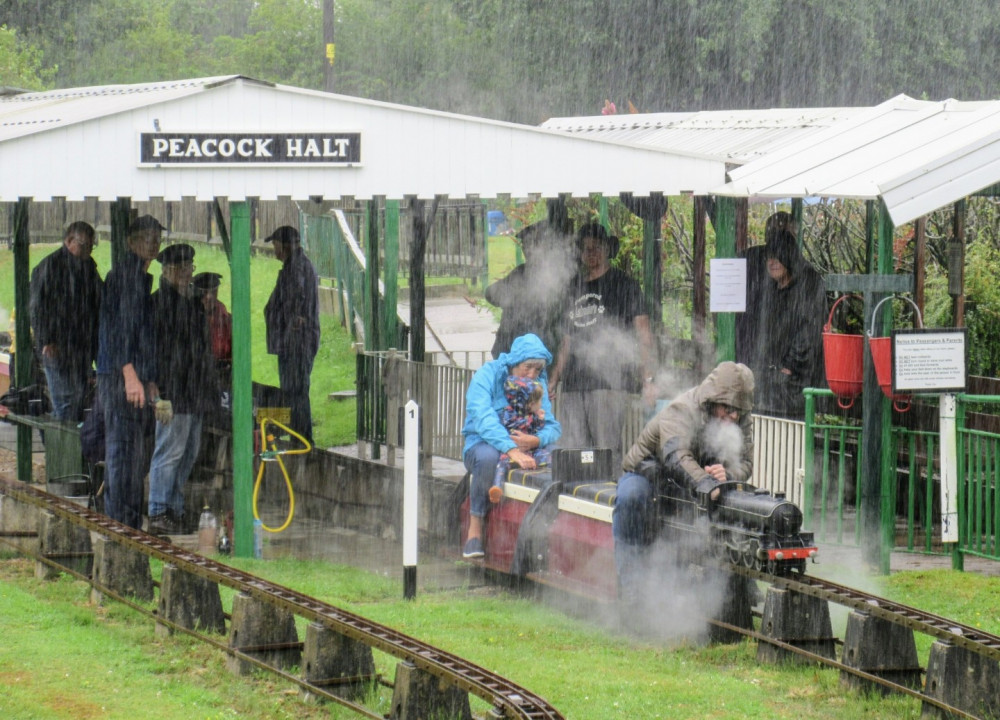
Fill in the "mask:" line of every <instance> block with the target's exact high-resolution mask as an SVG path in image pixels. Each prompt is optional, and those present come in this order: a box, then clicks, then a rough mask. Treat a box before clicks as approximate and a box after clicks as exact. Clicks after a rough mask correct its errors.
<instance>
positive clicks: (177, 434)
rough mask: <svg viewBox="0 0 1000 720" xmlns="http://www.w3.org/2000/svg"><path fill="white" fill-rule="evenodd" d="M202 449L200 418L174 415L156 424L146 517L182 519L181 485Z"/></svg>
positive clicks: (185, 480) (182, 498)
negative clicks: (171, 516) (147, 515)
mask: <svg viewBox="0 0 1000 720" xmlns="http://www.w3.org/2000/svg"><path fill="white" fill-rule="evenodd" d="M200 448H201V415H186V414H185V415H174V419H173V420H172V421H170V423H169V424H167V425H164V424H163V423H161V422H158V423H156V446H155V448H154V450H153V460H152V462H151V463H150V466H149V516H150V517H154V516H156V515H163V514H164V513H167V512H169V513H170V514H171V515H173V516H174V518H176V519H180V518H182V517H184V483H185V482H187V479H188V477H189V476H190V475H191V470H192V469H193V468H194V461H195V460H197V459H198V450H199V449H200Z"/></svg>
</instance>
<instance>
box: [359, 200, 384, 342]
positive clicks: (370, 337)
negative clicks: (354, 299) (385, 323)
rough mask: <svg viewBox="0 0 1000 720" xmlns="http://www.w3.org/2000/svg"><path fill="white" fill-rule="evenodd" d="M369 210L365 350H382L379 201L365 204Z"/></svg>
mask: <svg viewBox="0 0 1000 720" xmlns="http://www.w3.org/2000/svg"><path fill="white" fill-rule="evenodd" d="M365 206H366V208H367V213H366V217H367V222H366V229H367V234H366V238H365V302H364V306H363V307H364V309H365V348H366V349H367V350H381V349H382V343H381V339H380V338H379V336H378V335H379V332H378V330H379V322H378V317H379V297H378V241H379V232H378V200H376V199H375V198H372V199H371V200H369V201H368V202H367V203H365Z"/></svg>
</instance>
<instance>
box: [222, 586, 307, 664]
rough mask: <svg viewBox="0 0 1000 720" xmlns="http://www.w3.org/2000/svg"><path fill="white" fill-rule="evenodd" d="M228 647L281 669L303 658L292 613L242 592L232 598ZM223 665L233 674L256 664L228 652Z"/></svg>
mask: <svg viewBox="0 0 1000 720" xmlns="http://www.w3.org/2000/svg"><path fill="white" fill-rule="evenodd" d="M229 647H231V648H233V649H234V650H240V651H241V652H244V653H246V654H247V655H249V656H250V657H253V658H254V659H256V660H259V661H261V662H263V663H264V664H266V665H269V666H271V667H277V668H281V669H288V668H290V667H293V666H295V665H298V664H299V663H300V662H301V660H302V645H301V643H299V636H298V633H296V631H295V616H294V615H293V614H292V613H290V612H289V611H287V610H283V609H281V608H278V607H275V606H274V605H271V604H270V603H267V602H264V601H263V600H257V599H255V598H252V597H250V596H249V595H247V594H245V593H238V594H237V595H236V596H235V597H234V598H233V611H232V617H231V618H230V625H229ZM226 665H227V667H228V668H229V671H230V672H232V673H234V674H236V675H247V674H249V673H251V672H252V671H253V669H254V667H255V666H254V664H253V663H251V662H248V661H247V660H244V659H243V658H240V657H235V656H230V657H229V659H228V660H227V661H226Z"/></svg>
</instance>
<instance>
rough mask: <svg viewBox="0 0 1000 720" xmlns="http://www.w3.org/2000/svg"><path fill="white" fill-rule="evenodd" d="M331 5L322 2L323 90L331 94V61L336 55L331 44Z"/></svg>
mask: <svg viewBox="0 0 1000 720" xmlns="http://www.w3.org/2000/svg"><path fill="white" fill-rule="evenodd" d="M333 3H334V0H323V49H324V59H323V89H324V90H326V91H327V92H333V59H334V56H335V54H336V52H335V47H336V46H335V45H334V43H333Z"/></svg>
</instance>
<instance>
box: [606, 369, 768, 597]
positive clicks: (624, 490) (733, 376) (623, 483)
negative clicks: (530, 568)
mask: <svg viewBox="0 0 1000 720" xmlns="http://www.w3.org/2000/svg"><path fill="white" fill-rule="evenodd" d="M753 390H754V379H753V373H752V372H751V371H750V368H748V367H747V366H746V365H742V364H739V363H734V362H723V363H720V364H719V365H718V366H717V367H716V368H715V369H714V370H712V372H711V373H709V375H708V377H706V378H705V379H704V380H703V381H702V382H701V384H700V385H698V386H696V387H694V388H691V389H690V390H688V391H687V392H685V393H682V394H681V395H680V396H678V397H677V398H675V399H674V400H673V401H672V402H671V403H670V404H669V405H667V406H666V407H665V408H663V409H662V410H661V411H660V412H659V413H657V414H656V416H654V417H653V418H652V419H651V420H650V421H649V422H648V423H647V424H646V427H644V428H643V429H642V432H641V433H639V437H638V438H637V439H636V441H635V444H634V445H633V446H632V447H631V449H630V450H629V451H628V453H627V454H626V455H625V460H624V462H623V463H622V466H623V468H624V470H625V474H624V475H622V477H621V478H620V479H619V480H618V491H617V494H616V497H615V510H614V516H613V520H612V525H613V530H614V537H615V565H616V567H617V569H618V586H619V596H620V597H621V599H622V600H623V601H626V602H627V601H628V600H630V599H632V600H634V599H635V598H634V595H635V594H636V593H637V592H638V590H637V586H638V583H639V582H640V578H641V576H642V575H643V564H644V557H645V554H646V551H647V550H648V548H649V546H650V545H651V544H652V542H653V540H654V539H655V533H656V526H655V516H654V514H653V503H652V500H653V493H654V492H655V487H654V486H653V484H652V483H651V482H650V480H649V479H647V477H646V476H644V475H643V474H640V472H641V470H642V466H643V465H645V466H646V467H647V468H648V467H651V468H653V470H654V472H663V473H665V474H666V475H667V476H668V477H670V478H671V479H673V480H674V481H676V482H678V483H680V484H681V485H682V486H683V487H687V488H689V489H690V490H691V492H692V494H694V495H695V496H696V497H698V498H699V499H700V500H701V501H702V502H708V501H709V500H710V499H711V500H715V499H716V498H717V497H718V494H719V489H718V488H717V487H716V485H717V484H718V483H720V482H725V481H726V480H733V481H745V480H748V479H749V478H750V474H751V473H752V472H753V426H752V424H751V418H750V410H751V409H752V407H753ZM647 474H648V473H647Z"/></svg>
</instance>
